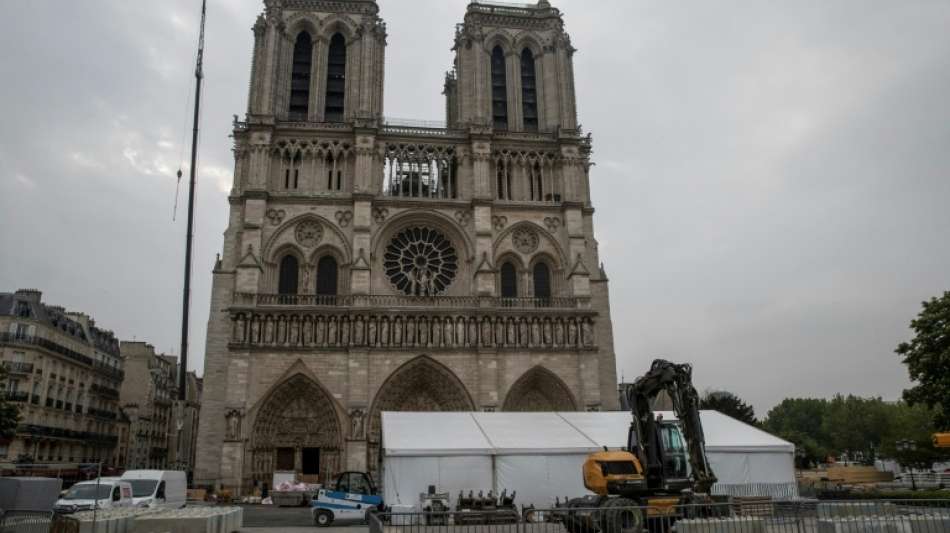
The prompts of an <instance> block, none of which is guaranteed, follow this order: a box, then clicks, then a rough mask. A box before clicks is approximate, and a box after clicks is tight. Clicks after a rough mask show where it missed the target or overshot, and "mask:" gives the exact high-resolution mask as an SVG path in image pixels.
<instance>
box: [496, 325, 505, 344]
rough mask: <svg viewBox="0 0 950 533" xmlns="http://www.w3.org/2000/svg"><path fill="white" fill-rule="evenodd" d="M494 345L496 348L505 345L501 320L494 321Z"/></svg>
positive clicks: (503, 327)
mask: <svg viewBox="0 0 950 533" xmlns="http://www.w3.org/2000/svg"><path fill="white" fill-rule="evenodd" d="M495 344H496V345H497V346H504V345H505V323H504V322H502V321H501V319H498V320H496V321H495Z"/></svg>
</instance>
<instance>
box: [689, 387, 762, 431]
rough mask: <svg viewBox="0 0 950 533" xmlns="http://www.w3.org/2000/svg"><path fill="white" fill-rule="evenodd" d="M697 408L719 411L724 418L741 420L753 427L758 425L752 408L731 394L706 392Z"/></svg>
mask: <svg viewBox="0 0 950 533" xmlns="http://www.w3.org/2000/svg"><path fill="white" fill-rule="evenodd" d="M699 408H700V409H708V410H712V411H719V412H720V413H722V414H724V415H726V416H731V417H732V418H735V419H736V420H741V421H742V422H745V423H746V424H751V425H753V426H757V425H759V421H758V420H756V418H755V410H754V409H753V408H752V406H751V405H748V404H746V403H745V402H743V401H742V400H741V399H740V398H739V397H738V396H736V395H735V394H733V393H731V392H726V391H713V392H710V391H706V393H705V394H704V395H703V397H702V398H700V400H699Z"/></svg>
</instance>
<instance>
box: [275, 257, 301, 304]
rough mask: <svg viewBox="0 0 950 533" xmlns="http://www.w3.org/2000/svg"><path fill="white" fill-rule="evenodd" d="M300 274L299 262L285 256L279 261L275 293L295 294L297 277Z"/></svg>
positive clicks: (294, 258)
mask: <svg viewBox="0 0 950 533" xmlns="http://www.w3.org/2000/svg"><path fill="white" fill-rule="evenodd" d="M299 274H300V262H299V261H297V258H296V257H294V256H293V255H285V256H284V258H283V259H281V260H280V272H279V274H278V278H279V279H278V282H277V292H278V293H279V294H287V295H289V294H297V276H298V275H299Z"/></svg>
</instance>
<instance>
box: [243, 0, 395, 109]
mask: <svg viewBox="0 0 950 533" xmlns="http://www.w3.org/2000/svg"><path fill="white" fill-rule="evenodd" d="M265 7H266V8H265V11H264V13H262V14H261V15H260V16H259V17H258V19H257V22H256V23H255V24H254V28H253V29H254V55H253V61H252V64H251V86H250V98H249V99H248V115H249V117H248V118H249V119H250V120H252V121H253V120H261V121H268V119H270V120H274V119H276V120H298V121H303V122H337V123H343V122H351V121H353V120H356V119H364V120H373V119H378V118H379V117H381V116H382V113H383V77H384V59H385V53H386V24H385V23H384V22H383V21H382V19H381V18H380V17H379V6H377V5H376V2H375V0H334V1H324V0H267V1H266V2H265Z"/></svg>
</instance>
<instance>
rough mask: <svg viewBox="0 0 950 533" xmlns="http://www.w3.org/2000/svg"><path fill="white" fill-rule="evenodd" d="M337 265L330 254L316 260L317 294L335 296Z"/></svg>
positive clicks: (336, 291)
mask: <svg viewBox="0 0 950 533" xmlns="http://www.w3.org/2000/svg"><path fill="white" fill-rule="evenodd" d="M338 277H339V274H338V266H337V262H336V259H334V257H333V256H332V255H325V256H323V257H321V258H320V261H318V262H317V296H336V295H337V293H338V288H337V280H338Z"/></svg>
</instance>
